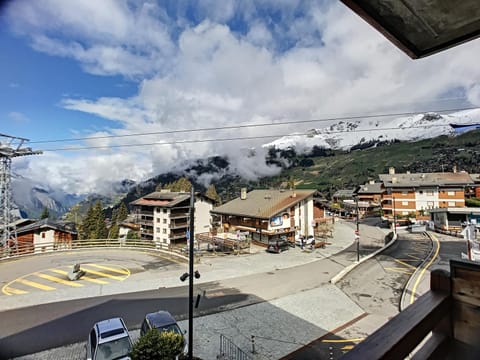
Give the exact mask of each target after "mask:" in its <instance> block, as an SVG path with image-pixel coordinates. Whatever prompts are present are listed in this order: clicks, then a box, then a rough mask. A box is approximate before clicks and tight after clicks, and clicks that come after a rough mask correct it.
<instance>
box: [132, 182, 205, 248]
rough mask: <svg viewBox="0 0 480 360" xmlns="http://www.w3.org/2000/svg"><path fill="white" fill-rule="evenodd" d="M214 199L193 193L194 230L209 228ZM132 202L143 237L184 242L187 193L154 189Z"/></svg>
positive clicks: (187, 204) (188, 225)
mask: <svg viewBox="0 0 480 360" xmlns="http://www.w3.org/2000/svg"><path fill="white" fill-rule="evenodd" d="M213 203H214V201H213V200H212V199H209V198H208V197H206V196H203V195H200V194H195V201H194V209H195V214H194V215H195V216H194V217H195V223H194V231H195V234H198V233H202V232H206V231H207V232H208V231H209V228H210V210H211V209H212V208H213ZM131 205H132V206H133V209H134V213H135V217H136V220H135V221H136V223H137V224H139V225H140V235H141V238H142V239H144V240H151V241H153V242H155V243H159V244H165V245H170V244H173V243H186V241H187V233H188V231H189V227H190V193H186V192H170V191H168V190H162V191H155V192H152V193H150V194H148V195H145V196H143V197H141V198H139V199H137V200H135V201H133V202H131Z"/></svg>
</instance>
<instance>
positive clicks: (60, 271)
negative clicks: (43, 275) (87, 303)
mask: <svg viewBox="0 0 480 360" xmlns="http://www.w3.org/2000/svg"><path fill="white" fill-rule="evenodd" d="M49 271H52V272H56V273H57V274H62V275H67V274H68V272H66V271H63V270H59V269H49ZM80 280H86V281H90V282H93V283H96V284H102V285H105V284H108V281H105V280H100V279H94V278H91V277H89V276H85V275H84V276H82V277H81V278H80Z"/></svg>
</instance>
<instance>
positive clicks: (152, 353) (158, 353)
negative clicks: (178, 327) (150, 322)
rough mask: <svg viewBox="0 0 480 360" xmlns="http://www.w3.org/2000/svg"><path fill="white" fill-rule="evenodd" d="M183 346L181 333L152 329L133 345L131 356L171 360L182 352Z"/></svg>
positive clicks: (139, 358) (150, 359)
mask: <svg viewBox="0 0 480 360" xmlns="http://www.w3.org/2000/svg"><path fill="white" fill-rule="evenodd" d="M183 346H184V343H183V336H182V335H180V334H177V333H174V332H164V331H162V332H160V331H158V330H157V329H152V330H149V331H148V332H147V333H146V334H145V335H144V336H142V337H140V339H138V341H137V342H136V343H135V344H134V345H133V349H132V353H131V358H132V360H172V359H175V357H176V355H179V354H181V353H182V350H183ZM180 358H181V357H180Z"/></svg>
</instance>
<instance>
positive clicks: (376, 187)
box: [358, 182, 384, 194]
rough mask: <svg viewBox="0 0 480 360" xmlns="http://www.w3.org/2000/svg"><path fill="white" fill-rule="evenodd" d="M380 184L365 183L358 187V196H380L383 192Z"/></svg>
mask: <svg viewBox="0 0 480 360" xmlns="http://www.w3.org/2000/svg"><path fill="white" fill-rule="evenodd" d="M382 185H383V184H382V183H379V182H376V183H373V184H370V183H367V184H364V185H361V186H359V189H358V194H381V193H383V192H384V189H383V188H382Z"/></svg>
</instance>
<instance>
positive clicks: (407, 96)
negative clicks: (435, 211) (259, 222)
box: [0, 0, 480, 195]
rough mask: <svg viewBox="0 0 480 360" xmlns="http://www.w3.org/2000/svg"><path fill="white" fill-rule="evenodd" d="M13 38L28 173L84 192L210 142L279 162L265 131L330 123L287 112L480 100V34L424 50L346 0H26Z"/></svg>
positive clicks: (5, 43)
mask: <svg viewBox="0 0 480 360" xmlns="http://www.w3.org/2000/svg"><path fill="white" fill-rule="evenodd" d="M0 49H1V50H0V87H1V96H0V133H2V134H8V135H12V136H17V137H22V138H27V139H29V140H30V141H29V142H28V144H27V145H26V146H29V147H31V148H32V149H34V150H43V154H42V155H35V156H28V157H19V158H15V159H14V160H13V161H12V168H13V170H14V172H15V173H16V174H18V175H21V176H24V177H27V178H30V179H34V180H35V181H38V182H40V183H43V184H45V185H47V186H51V187H53V188H56V189H61V190H63V191H66V192H69V193H74V194H79V195H80V194H86V193H90V192H105V191H107V190H108V189H109V188H111V184H112V183H115V182H118V181H121V180H122V179H131V180H135V181H142V180H145V179H148V178H150V177H152V176H155V175H157V174H160V173H163V172H167V171H170V170H175V169H180V168H182V166H185V164H187V163H188V162H190V161H192V160H193V159H198V158H200V159H205V158H207V157H209V156H212V155H226V156H228V158H229V160H230V161H231V164H232V165H231V166H232V168H233V169H235V170H236V171H238V172H239V173H240V174H241V175H243V176H245V177H246V178H255V177H258V176H268V175H272V174H275V173H276V172H278V169H277V168H275V167H269V166H267V165H266V164H265V162H264V160H263V153H262V151H263V150H262V148H261V146H259V145H261V144H262V143H269V142H270V141H272V140H274V139H275V138H276V137H281V136H282V135H286V134H289V133H292V132H294V131H297V132H298V131H306V130H308V129H311V128H314V127H317V128H318V127H323V126H325V125H326V124H325V123H324V122H319V123H318V124H315V123H312V122H310V123H306V124H299V123H295V124H288V122H295V121H298V120H313V119H326V118H331V117H340V116H359V115H367V114H370V115H371V114H389V113H397V112H414V111H440V110H444V109H453V108H459V107H472V106H479V105H480V67H479V66H478V57H479V55H480V40H478V39H477V40H474V41H470V42H468V43H465V44H462V45H460V46H456V47H454V48H452V49H449V50H446V51H443V52H441V53H438V54H435V55H432V56H429V57H427V58H423V59H419V60H412V59H411V58H409V57H408V56H407V55H405V54H404V53H403V52H402V51H401V50H399V49H398V48H397V47H395V46H394V45H393V44H392V43H391V42H389V41H388V40H387V39H386V38H384V37H383V36H382V35H381V34H380V33H379V32H378V31H376V30H375V29H373V28H372V27H371V26H369V25H368V24H367V23H366V22H365V21H364V20H362V19H361V18H359V17H358V16H357V15H356V14H354V13H353V12H352V11H351V10H349V9H348V8H347V7H346V6H345V5H343V4H342V3H340V2H339V1H327V0H326V1H302V0H261V1H253V0H238V1H235V0H222V1H214V0H203V1H200V0H199V1H187V0H170V1H168V0H164V1H129V0H102V1H90V0H77V1H62V0H15V1H10V2H7V3H6V5H4V6H3V7H2V8H0ZM282 122H283V123H287V124H283V125H281V126H279V125H273V124H278V123H282ZM264 124H270V126H264ZM254 125H258V126H254ZM260 125H262V126H260ZM202 129H203V130H202ZM183 130H185V131H183ZM246 137H253V138H255V137H256V139H250V140H249V139H245V138H246ZM231 138H237V139H238V140H235V141H233V140H230V141H221V139H231ZM212 139H213V140H214V139H216V141H210V140H212ZM0 141H4V139H2V138H0ZM252 148H255V149H256V152H255V154H256V156H251V154H252V151H251V149H252ZM247 154H250V157H249V156H247ZM206 181H208V179H206Z"/></svg>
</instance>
